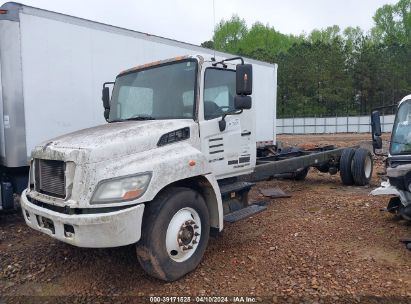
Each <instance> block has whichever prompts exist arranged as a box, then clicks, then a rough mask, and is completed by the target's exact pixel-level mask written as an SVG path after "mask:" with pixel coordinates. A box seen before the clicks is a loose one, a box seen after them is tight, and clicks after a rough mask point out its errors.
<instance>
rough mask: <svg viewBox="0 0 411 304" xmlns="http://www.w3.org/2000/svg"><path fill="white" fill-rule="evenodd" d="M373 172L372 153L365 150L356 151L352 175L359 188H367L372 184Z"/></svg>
mask: <svg viewBox="0 0 411 304" xmlns="http://www.w3.org/2000/svg"><path fill="white" fill-rule="evenodd" d="M372 171H373V159H372V155H371V152H370V151H368V150H367V149H364V148H359V149H357V151H355V154H354V157H353V163H352V175H353V178H354V182H355V184H356V185H357V186H365V185H368V184H369V183H370V180H371V177H372Z"/></svg>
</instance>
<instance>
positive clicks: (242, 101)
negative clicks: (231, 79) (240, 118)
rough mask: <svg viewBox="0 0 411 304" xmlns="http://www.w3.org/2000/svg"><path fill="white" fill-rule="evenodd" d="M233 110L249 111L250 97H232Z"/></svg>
mask: <svg viewBox="0 0 411 304" xmlns="http://www.w3.org/2000/svg"><path fill="white" fill-rule="evenodd" d="M234 108H235V109H236V110H249V109H251V96H244V95H236V96H235V97H234Z"/></svg>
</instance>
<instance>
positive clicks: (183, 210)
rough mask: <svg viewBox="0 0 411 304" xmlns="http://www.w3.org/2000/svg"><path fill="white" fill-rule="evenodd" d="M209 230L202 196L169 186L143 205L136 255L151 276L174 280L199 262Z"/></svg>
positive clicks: (206, 210)
mask: <svg viewBox="0 0 411 304" xmlns="http://www.w3.org/2000/svg"><path fill="white" fill-rule="evenodd" d="M209 233H210V224H209V214H208V209H207V205H206V203H205V201H204V199H203V197H202V196H201V195H200V194H199V193H197V192H195V191H193V190H191V189H188V188H180V187H179V188H177V187H176V188H170V189H167V190H166V191H164V192H163V193H161V194H160V195H159V196H158V197H157V198H156V199H155V200H154V201H152V202H151V203H149V204H147V206H146V210H145V211H144V218H143V227H142V235H141V239H140V241H139V242H138V243H137V258H138V261H139V262H140V264H141V267H142V268H143V269H144V270H145V271H146V272H147V273H148V274H150V275H151V276H153V277H156V278H158V279H161V280H164V281H175V280H177V279H179V278H181V277H182V276H184V275H185V274H187V273H189V272H190V271H192V270H194V269H195V268H196V267H197V266H198V264H199V263H200V261H201V259H202V257H203V255H204V252H205V250H206V247H207V243H208V238H209Z"/></svg>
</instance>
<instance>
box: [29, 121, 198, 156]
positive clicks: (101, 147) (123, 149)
mask: <svg viewBox="0 0 411 304" xmlns="http://www.w3.org/2000/svg"><path fill="white" fill-rule="evenodd" d="M194 125H195V122H194V121H193V120H186V119H184V120H183V119H181V120H175V119H174V120H148V121H125V122H116V123H108V124H104V125H100V126H97V127H92V128H88V129H83V130H80V131H76V132H73V133H69V134H66V135H63V136H60V137H56V138H54V139H51V140H48V141H46V142H44V143H42V144H41V145H38V146H37V147H36V148H35V149H34V150H33V153H32V154H33V155H32V156H33V158H43V159H55V160H64V161H74V162H76V163H91V162H99V161H103V160H106V159H108V158H112V159H114V158H118V157H122V156H126V155H130V154H134V153H139V152H143V151H148V150H151V149H154V148H157V143H158V141H159V139H160V137H161V136H162V135H163V134H166V133H168V132H171V131H174V130H178V129H181V128H185V127H190V134H193V130H192V128H193V126H194Z"/></svg>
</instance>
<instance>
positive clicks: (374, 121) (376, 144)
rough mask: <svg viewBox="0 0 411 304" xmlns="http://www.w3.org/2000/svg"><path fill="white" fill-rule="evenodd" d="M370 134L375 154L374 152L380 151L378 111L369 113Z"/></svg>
mask: <svg viewBox="0 0 411 304" xmlns="http://www.w3.org/2000/svg"><path fill="white" fill-rule="evenodd" d="M371 132H372V147H373V149H374V153H375V150H381V149H382V139H381V119H380V112H379V111H373V112H372V113H371Z"/></svg>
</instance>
